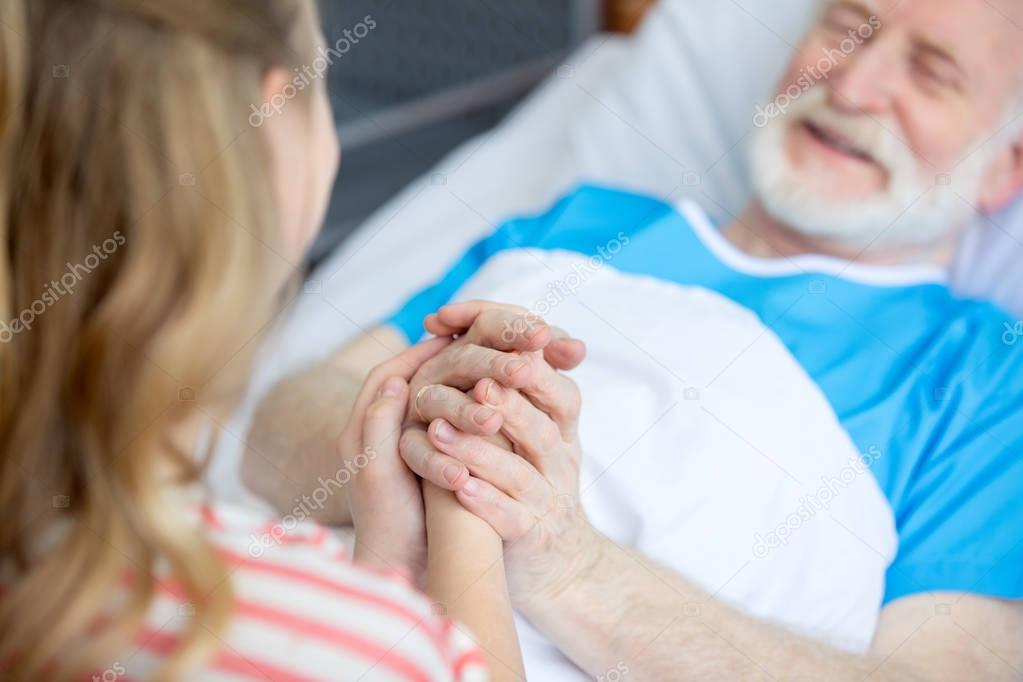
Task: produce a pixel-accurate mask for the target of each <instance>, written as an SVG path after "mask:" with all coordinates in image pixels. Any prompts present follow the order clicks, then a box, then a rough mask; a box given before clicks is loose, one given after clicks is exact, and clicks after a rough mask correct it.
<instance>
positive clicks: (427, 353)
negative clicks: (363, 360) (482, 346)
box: [341, 338, 451, 451]
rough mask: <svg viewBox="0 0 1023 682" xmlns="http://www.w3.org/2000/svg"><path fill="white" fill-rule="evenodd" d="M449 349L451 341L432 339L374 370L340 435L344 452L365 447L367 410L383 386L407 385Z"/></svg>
mask: <svg viewBox="0 0 1023 682" xmlns="http://www.w3.org/2000/svg"><path fill="white" fill-rule="evenodd" d="M450 345H451V339H440V338H438V339H430V340H428V341H424V342H423V343H420V344H417V345H415V346H412V347H410V348H406V349H405V350H404V351H402V352H401V353H399V354H398V355H396V356H394V357H393V358H391V359H390V360H388V361H387V362H384V363H382V364H380V365H377V366H376V367H374V368H373V369H372V370H371V371H370V373H369V375H368V376H367V377H366V380H365V381H364V382H363V384H362V388H361V389H360V390H359V395H358V397H356V399H355V404H354V405H353V406H352V411H351V417H350V418H349V424H348V428H346V429H345V430H344V432H343V433H342V434H341V447H342V451H346V450H347V451H350V450H351V449H353V448H354V449H356V450H357V449H359V448H360V447H362V446H361V443H362V439H363V428H364V424H363V418H364V416H365V414H366V408H367V407H369V404H370V403H371V402H373V401H374V400H375V399H376V397H377V395H378V394H379V393H380V390H381V389H382V388H383V386H384V382H386V381H387V380H388V379H390V378H392V377H397V378H399V379H402V380H404V381H408V380H409V379H411V378H412V377H413V376H415V373H416V372H418V371H419V369H420V368H421V367H422V366H423V363H425V362H427V361H428V360H430V359H432V358H434V357H436V356H437V354H438V353H440V352H441V351H442V350H444V349H445V348H447V347H448V346H450Z"/></svg>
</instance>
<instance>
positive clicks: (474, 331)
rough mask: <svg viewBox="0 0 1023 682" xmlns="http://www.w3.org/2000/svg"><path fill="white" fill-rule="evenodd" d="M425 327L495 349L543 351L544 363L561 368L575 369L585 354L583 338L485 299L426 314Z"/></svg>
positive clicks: (449, 306) (536, 316) (432, 331)
mask: <svg viewBox="0 0 1023 682" xmlns="http://www.w3.org/2000/svg"><path fill="white" fill-rule="evenodd" d="M425 326H426V329H427V331H429V332H430V333H431V334H435V335H437V336H451V335H453V334H462V335H465V336H466V337H467V339H468V341H469V342H470V343H474V344H476V345H480V346H489V347H491V348H495V349H497V350H505V351H513V350H517V351H522V352H529V351H534V350H543V352H544V358H545V359H546V360H547V362H548V363H550V365H551V366H552V367H554V368H555V369H560V370H570V369H575V368H576V367H578V366H579V364H580V363H581V362H582V361H583V359H584V358H585V357H586V345H585V344H584V343H583V342H582V341H579V340H578V339H574V338H572V337H571V336H569V335H568V334H567V333H566V332H565V331H564V330H561V329H558V328H555V327H550V326H549V325H548V324H547V322H546V321H545V320H543V319H542V318H541V317H539V316H538V315H536V314H534V313H531V312H528V311H526V310H525V309H524V308H520V307H518V306H511V305H504V304H500V303H489V302H486V301H468V302H466V303H453V304H450V305H447V306H444V307H443V308H441V309H440V311H439V312H437V313H434V314H433V315H430V316H429V317H427V318H426V322H425Z"/></svg>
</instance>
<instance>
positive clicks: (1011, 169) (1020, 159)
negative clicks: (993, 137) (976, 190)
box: [979, 138, 1023, 213]
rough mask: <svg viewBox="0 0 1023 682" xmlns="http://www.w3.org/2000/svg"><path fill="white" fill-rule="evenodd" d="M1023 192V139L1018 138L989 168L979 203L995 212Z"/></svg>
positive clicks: (986, 210) (990, 211)
mask: <svg viewBox="0 0 1023 682" xmlns="http://www.w3.org/2000/svg"><path fill="white" fill-rule="evenodd" d="M1021 192H1023V139H1019V138H1017V139H1016V141H1015V142H1013V143H1012V145H1011V146H1010V147H1009V148H1008V149H1006V150H1005V151H1003V152H1002V153H1001V154H1000V155H999V156H998V157H997V158H996V159H995V161H994V163H992V164H991V167H990V168H988V171H987V173H986V174H985V175H984V182H983V184H982V185H981V190H980V197H979V204H980V209H981V210H982V211H983V212H984V213H994V212H995V211H997V210H999V209H1000V208H1002V207H1004V206H1005V205H1006V204H1008V203H1009V202H1010V201H1012V200H1013V199H1015V198H1016V197H1017V196H1018V195H1019V194H1020V193H1021Z"/></svg>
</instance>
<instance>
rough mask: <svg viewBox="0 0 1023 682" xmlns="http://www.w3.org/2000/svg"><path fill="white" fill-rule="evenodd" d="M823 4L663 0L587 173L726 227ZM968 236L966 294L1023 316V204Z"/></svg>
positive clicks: (595, 119)
mask: <svg viewBox="0 0 1023 682" xmlns="http://www.w3.org/2000/svg"><path fill="white" fill-rule="evenodd" d="M815 4H817V0H772V2H770V3H765V2H760V1H759V0H730V1H728V2H706V1H705V0H660V2H659V3H658V4H657V5H656V6H655V8H654V9H653V10H652V11H651V13H650V16H649V17H648V18H647V19H646V20H645V21H644V23H643V25H642V26H641V28H640V30H639V32H638V33H637V35H636V38H635V40H634V42H633V44H632V46H631V47H630V52H631V53H630V54H629V55H628V56H627V57H626V58H625V59H624V60H623V61H622V64H621V66H620V67H619V69H618V70H617V71H615V72H613V73H612V74H611V77H609V78H607V79H606V80H605V81H604V83H603V84H602V86H601V87H599V88H596V89H594V90H593V91H592V92H591V93H590V94H591V95H592V100H593V105H592V106H591V107H590V108H589V111H588V112H586V113H585V114H584V115H583V116H582V117H581V120H580V123H579V125H577V126H576V128H575V132H574V136H573V141H574V146H575V151H576V155H577V156H578V159H579V163H580V164H581V172H582V173H583V175H584V176H586V177H588V178H590V179H592V180H595V181H597V182H604V183H608V184H612V185H615V186H620V187H627V188H632V189H635V190H637V191H642V192H646V193H654V194H656V195H659V196H662V197H668V196H671V197H672V198H677V197H688V198H691V199H693V200H694V201H697V202H698V203H700V204H701V205H702V206H703V207H704V208H705V209H706V210H707V211H708V212H709V213H710V214H711V215H712V216H713V217H714V218H715V219H716V220H719V221H727V220H728V219H729V218H730V217H733V216H736V215H737V214H738V212H739V211H740V210H741V209H742V207H743V205H744V204H745V203H746V201H747V200H748V197H749V193H750V185H749V177H748V172H747V167H746V149H747V146H748V145H747V140H748V137H749V132H750V131H751V130H752V129H753V115H754V112H755V111H756V105H757V104H758V103H764V102H768V101H769V100H770V99H771V97H772V95H773V92H774V89H775V87H776V85H777V83H778V80H779V79H780V78H781V75H782V72H783V71H784V68H785V66H786V64H787V63H788V61H789V59H790V58H791V56H792V54H793V52H794V51H795V49H796V47H797V46H798V45H799V44H800V42H801V40H802V36H803V34H804V32H805V31H806V29H807V27H808V26H809V24H810V21H811V19H812V8H813V6H814V5H815ZM985 222H986V223H987V224H985V225H981V226H978V228H977V229H974V230H973V231H972V232H971V233H970V234H969V235H968V237H967V239H966V242H965V243H964V245H963V247H962V249H961V251H960V254H959V259H958V262H957V263H956V266H955V268H954V270H953V282H954V286H955V287H956V289H957V290H958V291H960V292H962V293H964V294H968V295H973V296H978V297H982V298H986V299H991V300H994V301H997V302H999V303H1001V304H1002V305H1004V306H1005V307H1007V308H1009V309H1010V310H1013V311H1015V312H1016V313H1017V314H1021V315H1023V268H1020V267H1019V266H1018V265H1017V264H1019V263H1021V262H1023V202H1017V203H1016V204H1015V205H1014V206H1013V207H1011V208H1010V209H1008V210H1006V211H1003V212H1002V213H1001V214H999V215H996V216H992V217H991V219H990V220H989V221H985Z"/></svg>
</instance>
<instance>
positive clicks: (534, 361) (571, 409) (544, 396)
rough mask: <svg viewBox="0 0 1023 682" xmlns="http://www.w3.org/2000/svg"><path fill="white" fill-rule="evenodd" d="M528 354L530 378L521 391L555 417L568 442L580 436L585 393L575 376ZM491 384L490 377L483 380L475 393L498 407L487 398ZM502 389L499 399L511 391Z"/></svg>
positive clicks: (481, 400) (476, 387)
mask: <svg viewBox="0 0 1023 682" xmlns="http://www.w3.org/2000/svg"><path fill="white" fill-rule="evenodd" d="M524 357H525V358H526V359H527V360H528V361H529V363H530V381H529V383H527V384H524V385H522V386H520V387H518V389H519V391H521V393H522V394H523V395H524V396H526V398H528V400H529V402H531V403H532V404H533V405H535V406H536V407H537V408H538V409H539V410H540V411H542V412H545V413H546V414H547V415H549V416H550V418H551V419H553V420H554V423H555V424H557V426H558V428H559V429H560V430H561V435H562V436H563V437H564V439H565V440H566V441H573V440H575V439H576V438H577V437H578V430H579V412H580V410H581V409H582V394H581V393H580V392H579V387H578V386H577V385H576V383H575V382H574V381H572V379H570V378H569V377H567V376H565V375H564V374H562V373H561V372H558V371H556V370H555V369H553V368H552V367H551V366H550V365H548V364H547V363H546V362H545V361H544V360H542V359H541V358H539V357H536V356H524ZM490 386H491V383H490V382H487V381H486V378H484V379H481V380H480V382H479V383H478V384H477V385H476V386H475V387H474V389H473V395H474V396H475V397H476V400H478V401H479V402H480V403H482V404H484V405H488V406H490V407H495V408H496V407H498V406H497V405H494V404H492V403H491V402H489V401H488V399H487V396H488V394H490ZM499 388H500V386H497V387H495V390H494V391H493V395H494V397H495V399H496V398H499V397H500V396H502V395H503V394H504V393H509V392H508V391H504V392H501V391H498V390H496V389H499ZM498 412H501V413H502V414H504V412H503V410H501V409H498Z"/></svg>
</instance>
